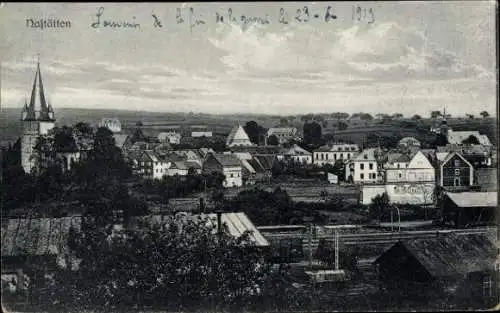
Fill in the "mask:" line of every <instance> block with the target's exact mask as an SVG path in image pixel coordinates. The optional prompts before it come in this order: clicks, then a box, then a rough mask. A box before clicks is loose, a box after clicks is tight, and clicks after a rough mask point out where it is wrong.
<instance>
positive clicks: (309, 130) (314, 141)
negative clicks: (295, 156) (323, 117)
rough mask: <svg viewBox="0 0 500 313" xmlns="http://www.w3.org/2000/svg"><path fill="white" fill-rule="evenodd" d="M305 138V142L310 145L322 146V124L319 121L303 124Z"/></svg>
mask: <svg viewBox="0 0 500 313" xmlns="http://www.w3.org/2000/svg"><path fill="white" fill-rule="evenodd" d="M303 132H304V139H303V142H304V144H305V145H308V146H320V145H322V144H324V141H323V140H322V129H321V125H320V124H318V123H317V122H311V123H305V124H304V126H303Z"/></svg>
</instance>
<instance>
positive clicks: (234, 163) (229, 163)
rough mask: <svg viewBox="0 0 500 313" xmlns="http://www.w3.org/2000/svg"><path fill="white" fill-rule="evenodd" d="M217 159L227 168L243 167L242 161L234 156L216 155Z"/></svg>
mask: <svg viewBox="0 0 500 313" xmlns="http://www.w3.org/2000/svg"><path fill="white" fill-rule="evenodd" d="M213 156H214V157H215V159H216V160H217V161H218V162H219V163H220V164H221V165H222V166H225V167H239V166H241V161H240V160H239V159H238V158H237V157H236V156H234V155H232V154H223V153H214V154H213Z"/></svg>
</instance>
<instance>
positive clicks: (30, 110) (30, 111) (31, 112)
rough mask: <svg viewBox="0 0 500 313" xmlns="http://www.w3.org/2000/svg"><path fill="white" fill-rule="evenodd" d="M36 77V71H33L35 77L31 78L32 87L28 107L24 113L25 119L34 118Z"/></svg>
mask: <svg viewBox="0 0 500 313" xmlns="http://www.w3.org/2000/svg"><path fill="white" fill-rule="evenodd" d="M37 78H38V71H36V73H35V79H34V80H33V89H32V90H31V98H30V104H29V107H28V114H27V115H26V119H27V120H34V119H36V114H35V111H36V110H35V100H36V79H37Z"/></svg>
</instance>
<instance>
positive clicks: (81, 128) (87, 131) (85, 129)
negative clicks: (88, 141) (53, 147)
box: [73, 122, 94, 138]
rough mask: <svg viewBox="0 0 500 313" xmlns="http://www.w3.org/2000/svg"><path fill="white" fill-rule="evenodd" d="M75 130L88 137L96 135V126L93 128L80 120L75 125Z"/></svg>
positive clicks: (78, 133)
mask: <svg viewBox="0 0 500 313" xmlns="http://www.w3.org/2000/svg"><path fill="white" fill-rule="evenodd" d="M73 130H74V132H75V133H76V134H77V135H81V136H85V137H86V138H93V137H94V128H92V127H91V126H90V125H89V124H88V123H84V122H78V123H76V124H75V126H74V127H73Z"/></svg>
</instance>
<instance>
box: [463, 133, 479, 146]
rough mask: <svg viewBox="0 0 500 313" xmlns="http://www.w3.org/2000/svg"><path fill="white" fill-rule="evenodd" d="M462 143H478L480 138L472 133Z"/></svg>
mask: <svg viewBox="0 0 500 313" xmlns="http://www.w3.org/2000/svg"><path fill="white" fill-rule="evenodd" d="M462 144H464V145H478V144H479V139H477V137H476V136H474V135H470V136H469V137H467V138H465V139H464V140H463V141H462Z"/></svg>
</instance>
